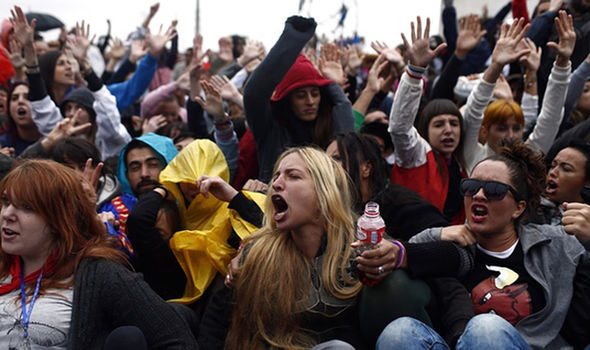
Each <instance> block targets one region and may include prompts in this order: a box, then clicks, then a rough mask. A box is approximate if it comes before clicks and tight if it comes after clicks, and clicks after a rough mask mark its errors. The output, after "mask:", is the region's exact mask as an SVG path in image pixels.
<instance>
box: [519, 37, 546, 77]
mask: <svg viewBox="0 0 590 350" xmlns="http://www.w3.org/2000/svg"><path fill="white" fill-rule="evenodd" d="M519 48H524V49H528V50H530V52H529V53H528V54H526V55H524V56H522V57H521V58H520V60H519V61H520V64H522V65H523V66H524V67H525V70H526V72H527V73H528V74H532V73H536V72H537V71H538V70H539V66H540V65H541V53H542V50H541V47H540V46H539V48H537V47H536V46H535V43H534V42H533V41H532V40H531V39H529V38H524V39H523V40H522V41H521V42H520V45H519Z"/></svg>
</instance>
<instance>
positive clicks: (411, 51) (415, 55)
mask: <svg viewBox="0 0 590 350" xmlns="http://www.w3.org/2000/svg"><path fill="white" fill-rule="evenodd" d="M416 23H417V24H416V27H417V28H415V26H414V22H412V25H411V28H412V45H410V44H409V43H408V40H407V39H406V36H405V35H404V33H402V40H403V41H404V45H405V46H406V47H407V48H408V51H407V52H406V54H407V56H408V58H409V60H410V63H411V64H412V65H414V66H418V67H426V66H427V65H428V64H429V63H430V62H432V60H433V59H434V58H435V57H436V56H438V55H439V54H440V53H441V52H442V51H443V50H444V49H445V48H446V47H447V44H446V43H442V44H440V45H438V46H437V47H436V48H435V49H434V50H431V49H430V41H429V37H430V18H426V27H425V28H424V33H422V20H421V19H420V16H418V17H417V18H416Z"/></svg>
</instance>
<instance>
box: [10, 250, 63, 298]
mask: <svg viewBox="0 0 590 350" xmlns="http://www.w3.org/2000/svg"><path fill="white" fill-rule="evenodd" d="M56 263H57V254H52V255H51V256H49V258H47V261H46V262H45V264H44V265H43V266H42V267H41V268H40V269H38V270H37V271H34V272H32V273H31V274H29V275H27V276H25V283H34V282H36V281H37V278H39V275H40V274H41V270H42V269H43V268H45V270H44V273H45V275H49V274H50V273H51V272H53V271H54V270H55V265H56ZM20 269H21V259H20V256H18V255H12V262H11V264H10V276H11V280H10V283H7V284H4V285H2V286H0V295H4V294H6V293H10V292H12V291H13V290H15V289H19V288H20Z"/></svg>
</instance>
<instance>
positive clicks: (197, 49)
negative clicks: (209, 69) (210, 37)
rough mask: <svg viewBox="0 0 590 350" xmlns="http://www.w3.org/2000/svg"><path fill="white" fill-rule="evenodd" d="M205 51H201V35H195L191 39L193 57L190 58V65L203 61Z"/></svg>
mask: <svg viewBox="0 0 590 350" xmlns="http://www.w3.org/2000/svg"><path fill="white" fill-rule="evenodd" d="M206 55H207V53H203V36H202V35H201V34H199V35H197V36H196V37H195V38H194V39H193V57H192V58H191V63H190V64H191V66H198V65H200V64H201V63H202V62H203V59H204V58H205V56H206Z"/></svg>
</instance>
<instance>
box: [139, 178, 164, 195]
mask: <svg viewBox="0 0 590 350" xmlns="http://www.w3.org/2000/svg"><path fill="white" fill-rule="evenodd" d="M159 184H160V183H159V182H158V181H156V180H149V179H148V180H141V181H140V182H138V183H137V185H136V186H135V188H134V189H133V192H135V196H136V197H139V195H141V194H144V193H147V192H149V191H151V190H153V189H154V188H155V187H156V186H158V185H159ZM148 185H150V186H149V187H148Z"/></svg>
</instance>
